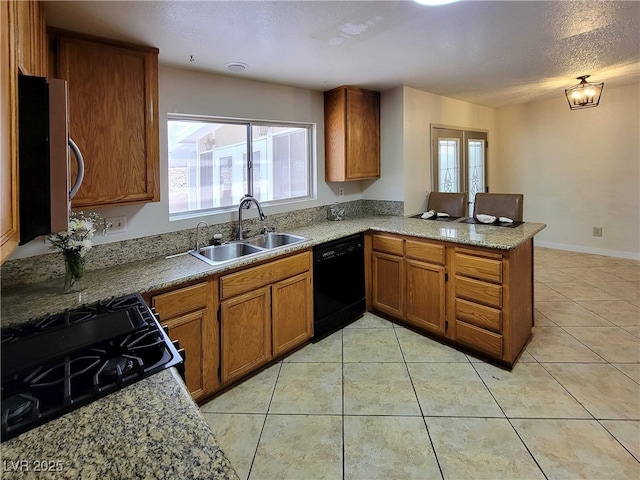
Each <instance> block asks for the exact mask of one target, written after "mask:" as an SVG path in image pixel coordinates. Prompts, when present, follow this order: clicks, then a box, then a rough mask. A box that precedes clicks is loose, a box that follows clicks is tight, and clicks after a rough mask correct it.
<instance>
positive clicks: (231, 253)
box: [190, 243, 264, 265]
mask: <svg viewBox="0 0 640 480" xmlns="http://www.w3.org/2000/svg"><path fill="white" fill-rule="evenodd" d="M262 251H264V250H263V249H261V248H258V247H256V246H254V245H249V244H247V243H225V244H224V245H214V246H210V247H204V248H201V249H200V250H198V251H197V252H194V251H191V252H190V253H191V255H193V256H194V257H196V258H199V259H200V260H204V261H205V262H207V263H210V264H212V265H215V264H216V263H220V262H228V261H229V260H235V259H236V258H240V257H244V256H246V255H251V254H252V253H258V252H262Z"/></svg>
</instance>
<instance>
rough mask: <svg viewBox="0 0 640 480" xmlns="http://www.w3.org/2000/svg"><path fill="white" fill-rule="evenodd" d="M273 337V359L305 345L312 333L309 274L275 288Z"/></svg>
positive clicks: (297, 276)
mask: <svg viewBox="0 0 640 480" xmlns="http://www.w3.org/2000/svg"><path fill="white" fill-rule="evenodd" d="M271 295H272V300H271V308H272V318H271V322H272V333H273V356H274V357H277V356H280V355H282V354H284V353H286V352H288V351H290V350H292V349H294V348H295V347H297V346H299V345H302V344H303V343H305V342H306V341H307V340H309V338H310V337H311V331H312V329H313V303H312V298H313V292H312V286H311V274H310V273H309V272H306V273H303V274H301V275H296V276H295V277H291V278H288V279H286V280H282V281H280V282H278V283H276V284H275V285H273V287H272V290H271Z"/></svg>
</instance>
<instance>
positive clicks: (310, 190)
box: [167, 113, 317, 221]
mask: <svg viewBox="0 0 640 480" xmlns="http://www.w3.org/2000/svg"><path fill="white" fill-rule="evenodd" d="M181 120H182V121H192V122H206V123H221V124H229V125H245V126H246V127H247V138H246V142H247V143H246V144H247V152H246V153H247V159H248V161H247V179H248V180H251V181H248V190H249V191H248V192H245V193H251V194H252V193H253V148H252V147H253V136H252V127H254V126H268V127H283V128H298V129H306V130H307V138H306V143H307V178H306V183H307V195H306V196H300V197H294V198H287V199H277V200H269V201H261V202H260V203H261V205H262V206H273V205H287V204H295V203H300V202H306V201H311V200H314V199H315V198H316V190H317V186H316V184H315V183H316V181H317V175H316V174H315V168H316V157H315V154H314V152H315V148H314V146H315V145H316V141H315V140H316V138H315V137H316V124H314V123H309V122H295V121H273V120H262V119H248V118H232V117H217V116H208V115H193V114H182V113H168V114H167V125H168V123H169V122H171V121H181ZM168 156H169V155H167V171H168V169H169V159H168ZM198 175H199V173H198ZM168 193H169V191H168V186H167V194H168ZM237 209H238V204H237V203H234V204H233V205H227V206H221V207H212V208H204V209H197V210H195V209H194V210H190V211H186V212H176V213H169V220H170V221H176V220H185V219H190V218H195V217H202V216H207V215H215V214H222V213H228V212H232V211H236V210H237Z"/></svg>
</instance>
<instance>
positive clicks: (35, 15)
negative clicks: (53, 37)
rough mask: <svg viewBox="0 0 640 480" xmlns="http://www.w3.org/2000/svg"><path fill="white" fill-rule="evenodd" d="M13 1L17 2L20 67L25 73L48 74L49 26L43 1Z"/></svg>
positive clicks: (18, 60)
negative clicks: (47, 25)
mask: <svg viewBox="0 0 640 480" xmlns="http://www.w3.org/2000/svg"><path fill="white" fill-rule="evenodd" d="M3 3H4V2H3ZM11 3H15V6H14V8H15V18H16V27H17V30H16V34H17V35H16V47H17V63H18V69H19V71H20V73H22V74H24V75H38V76H46V74H47V43H46V42H47V27H46V21H45V17H44V12H43V8H42V3H41V2H36V1H21V2H11Z"/></svg>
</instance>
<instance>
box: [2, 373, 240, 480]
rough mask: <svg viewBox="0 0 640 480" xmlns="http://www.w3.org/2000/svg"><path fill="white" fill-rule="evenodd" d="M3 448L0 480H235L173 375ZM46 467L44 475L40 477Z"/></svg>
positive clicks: (105, 400) (127, 391) (130, 389)
mask: <svg viewBox="0 0 640 480" xmlns="http://www.w3.org/2000/svg"><path fill="white" fill-rule="evenodd" d="M103 427H105V428H103ZM1 448H2V461H3V462H2V479H3V480H5V479H6V480H10V479H21V480H23V479H78V480H80V479H82V480H90V479H99V480H108V479H118V480H119V479H122V478H147V479H167V478H175V479H179V478H180V479H187V478H189V479H196V478H198V479H229V480H238V476H237V474H236V472H235V470H234V469H233V467H232V466H231V465H230V463H229V461H228V460H227V458H226V456H225V455H224V453H223V452H222V450H221V449H220V447H219V445H218V443H217V441H216V439H215V437H214V435H213V433H212V432H211V429H210V428H209V426H208V425H207V423H206V421H205V420H204V418H203V417H202V415H201V414H200V411H199V410H198V407H197V406H196V404H195V403H194V402H193V400H191V396H190V395H189V392H187V389H186V388H185V386H184V384H183V383H182V380H181V379H180V377H179V376H178V374H177V372H176V370H175V369H173V368H170V369H167V370H163V371H161V372H159V373H156V374H155V375H152V376H151V377H148V378H146V379H144V380H141V381H140V382H137V383H134V384H133V385H131V386H129V387H127V388H125V389H123V390H119V391H117V392H114V393H112V394H110V395H108V396H106V397H104V398H101V399H99V400H96V401H95V402H92V403H90V404H89V405H86V406H84V407H82V408H80V409H78V410H75V411H73V412H71V413H69V414H67V415H64V416H62V417H60V418H57V419H55V420H52V421H50V422H48V423H46V424H44V425H41V426H40V427H37V428H35V429H33V430H29V431H28V432H25V433H23V434H22V435H19V436H17V437H15V438H12V439H11V440H8V441H6V442H4V443H3V444H2V447H1ZM45 466H46V467H47V468H48V469H49V470H50V471H49V472H43V471H42V469H43V467H45ZM38 470H39V471H38Z"/></svg>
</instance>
